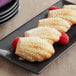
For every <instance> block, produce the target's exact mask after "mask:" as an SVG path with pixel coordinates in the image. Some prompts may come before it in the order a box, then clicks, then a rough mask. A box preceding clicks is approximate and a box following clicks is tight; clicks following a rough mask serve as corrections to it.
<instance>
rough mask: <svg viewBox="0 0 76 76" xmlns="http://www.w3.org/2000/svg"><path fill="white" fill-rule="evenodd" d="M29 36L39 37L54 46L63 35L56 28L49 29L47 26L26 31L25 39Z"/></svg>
mask: <svg viewBox="0 0 76 76" xmlns="http://www.w3.org/2000/svg"><path fill="white" fill-rule="evenodd" d="M29 36H33V37H36V36H37V37H40V38H42V39H45V40H47V41H48V42H50V43H51V44H53V43H55V42H58V41H59V39H60V36H61V33H60V32H59V31H58V30H56V29H55V28H49V27H46V26H45V27H38V28H34V29H32V30H29V31H26V32H25V37H29Z"/></svg>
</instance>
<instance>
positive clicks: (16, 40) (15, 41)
mask: <svg viewBox="0 0 76 76" xmlns="http://www.w3.org/2000/svg"><path fill="white" fill-rule="evenodd" d="M19 39H20V37H16V38H15V39H14V41H13V42H12V46H13V48H14V49H16V46H17V42H18V40H19Z"/></svg>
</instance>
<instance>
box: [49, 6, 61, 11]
mask: <svg viewBox="0 0 76 76" xmlns="http://www.w3.org/2000/svg"><path fill="white" fill-rule="evenodd" d="M56 9H60V8H59V7H58V6H51V7H49V11H50V10H56Z"/></svg>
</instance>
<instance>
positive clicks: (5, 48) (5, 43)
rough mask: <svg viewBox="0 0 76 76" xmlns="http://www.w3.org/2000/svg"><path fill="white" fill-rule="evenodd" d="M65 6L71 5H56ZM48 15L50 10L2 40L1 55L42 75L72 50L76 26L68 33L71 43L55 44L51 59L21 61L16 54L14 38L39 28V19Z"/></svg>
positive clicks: (75, 38) (58, 3) (59, 3)
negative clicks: (43, 71)
mask: <svg viewBox="0 0 76 76" xmlns="http://www.w3.org/2000/svg"><path fill="white" fill-rule="evenodd" d="M64 4H66V5H67V4H71V3H70V2H67V1H63V2H62V1H59V2H57V3H56V4H55V6H59V7H62V6H63V5H64ZM47 14H48V9H46V10H45V11H43V12H42V13H40V14H39V15H37V16H36V17H34V18H33V19H32V20H30V21H29V22H27V23H26V24H24V25H23V26H21V27H20V28H18V29H17V30H15V31H14V32H13V33H11V34H10V35H8V36H7V37H6V38H4V39H2V40H0V55H1V56H2V57H4V58H6V59H8V60H9V61H11V62H13V63H15V64H17V65H19V66H20V67H22V68H24V69H27V70H29V71H31V72H34V73H37V74H38V73H40V72H41V71H42V70H43V69H44V68H46V67H47V66H48V65H49V64H51V63H52V62H53V61H55V60H56V59H57V58H58V57H60V56H61V55H62V54H63V53H65V52H66V51H67V50H68V49H69V48H71V47H72V46H73V45H74V44H75V42H76V33H75V32H76V26H73V27H72V28H71V29H70V30H69V31H68V32H67V33H68V35H69V37H70V42H69V43H68V44H67V45H65V46H63V45H59V44H55V45H54V47H55V50H56V53H55V55H54V56H52V57H51V58H50V59H48V60H46V61H43V62H34V63H32V62H28V61H26V60H20V59H19V57H18V56H17V55H15V54H14V50H13V48H12V45H11V43H12V41H13V40H14V38H16V37H18V36H23V34H24V32H25V31H27V30H29V29H32V28H35V27H37V22H38V20H39V19H42V18H46V17H47Z"/></svg>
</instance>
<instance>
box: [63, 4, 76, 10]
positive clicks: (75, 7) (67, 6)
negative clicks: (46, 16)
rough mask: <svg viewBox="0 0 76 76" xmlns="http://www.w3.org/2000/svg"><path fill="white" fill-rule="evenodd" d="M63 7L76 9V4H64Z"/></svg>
mask: <svg viewBox="0 0 76 76" xmlns="http://www.w3.org/2000/svg"><path fill="white" fill-rule="evenodd" d="M63 8H64V9H72V10H76V5H64V6H63Z"/></svg>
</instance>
